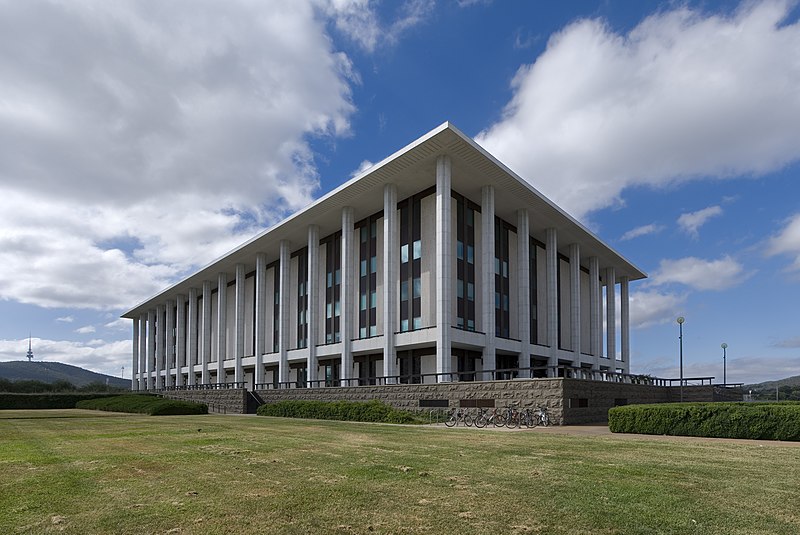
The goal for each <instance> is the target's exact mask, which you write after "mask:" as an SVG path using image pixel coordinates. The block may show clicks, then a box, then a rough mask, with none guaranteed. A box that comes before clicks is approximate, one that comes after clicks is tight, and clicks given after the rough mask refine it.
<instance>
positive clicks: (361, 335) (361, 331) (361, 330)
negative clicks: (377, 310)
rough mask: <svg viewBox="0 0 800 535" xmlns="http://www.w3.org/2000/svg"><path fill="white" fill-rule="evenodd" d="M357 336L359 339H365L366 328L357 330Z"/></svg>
mask: <svg viewBox="0 0 800 535" xmlns="http://www.w3.org/2000/svg"><path fill="white" fill-rule="evenodd" d="M358 335H359V336H360V337H361V338H366V337H367V328H366V327H361V328H360V329H359V330H358Z"/></svg>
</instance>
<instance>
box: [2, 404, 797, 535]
mask: <svg viewBox="0 0 800 535" xmlns="http://www.w3.org/2000/svg"><path fill="white" fill-rule="evenodd" d="M47 414H51V415H54V416H57V417H55V418H44V417H43V416H45V415H47ZM70 415H73V416H81V417H73V418H70V417H65V416H70ZM26 416H34V417H30V418H28V417H26ZM86 416H92V417H86ZM114 416H115V417H111V415H109V414H97V413H93V412H88V411H77V410H76V411H52V412H48V411H0V533H2V534H11V533H49V532H54V533H55V532H62V533H75V534H90V533H135V534H141V533H181V534H186V533H197V534H201V533H202V534H210V533H253V534H256V533H458V534H461V533H493V534H494V533H548V534H549V533H554V534H559V533H604V534H612V533H658V534H661V533H708V534H739V533H752V534H764V533H785V534H792V535H794V534H797V533H800V447H789V446H783V445H780V444H776V445H765V446H760V445H759V444H758V443H752V444H741V443H735V442H730V441H710V440H703V439H697V440H694V439H685V438H684V439H669V438H664V437H657V438H653V439H652V440H650V439H642V438H629V437H620V436H613V437H582V436H568V435H561V434H555V433H549V432H540V431H538V430H531V431H522V432H496V431H489V430H475V429H459V428H456V429H447V428H431V427H423V426H417V427H405V426H391V425H379V424H357V423H343V422H327V421H325V422H323V421H299V420H285V419H278V418H266V417H243V416H220V415H203V416H162V417H150V416H138V415H125V416H119V415H114Z"/></svg>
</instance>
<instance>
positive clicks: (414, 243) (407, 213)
mask: <svg viewBox="0 0 800 535" xmlns="http://www.w3.org/2000/svg"><path fill="white" fill-rule="evenodd" d="M420 199H421V197H420V196H419V195H415V196H413V197H409V198H408V199H405V200H403V201H401V202H399V203H398V208H399V209H400V330H401V331H413V330H415V329H419V328H421V327H422V217H421V213H420V205H421V203H420Z"/></svg>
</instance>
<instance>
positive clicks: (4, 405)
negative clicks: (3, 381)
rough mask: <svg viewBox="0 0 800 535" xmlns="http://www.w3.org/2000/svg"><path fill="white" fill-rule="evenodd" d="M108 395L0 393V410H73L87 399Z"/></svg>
mask: <svg viewBox="0 0 800 535" xmlns="http://www.w3.org/2000/svg"><path fill="white" fill-rule="evenodd" d="M108 395H110V394H97V393H95V394H81V393H77V392H76V393H69V394H10V393H0V409H74V408H75V405H76V404H77V403H78V402H80V401H82V400H88V399H94V398H98V397H101V396H108Z"/></svg>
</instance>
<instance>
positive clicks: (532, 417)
mask: <svg viewBox="0 0 800 535" xmlns="http://www.w3.org/2000/svg"><path fill="white" fill-rule="evenodd" d="M523 425H524V426H525V427H536V426H537V425H539V419H538V418H537V416H536V412H534V411H532V410H531V408H530V407H525V410H524V411H520V415H519V426H520V427H522V426H523Z"/></svg>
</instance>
